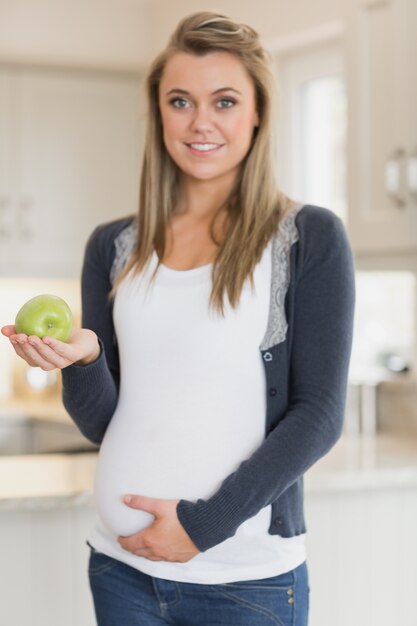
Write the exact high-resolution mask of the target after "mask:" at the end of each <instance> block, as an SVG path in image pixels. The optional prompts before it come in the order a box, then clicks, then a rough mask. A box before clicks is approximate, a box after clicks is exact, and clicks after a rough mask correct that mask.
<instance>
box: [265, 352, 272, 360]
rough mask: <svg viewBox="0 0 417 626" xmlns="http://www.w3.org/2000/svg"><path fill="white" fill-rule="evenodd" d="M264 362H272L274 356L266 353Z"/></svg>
mask: <svg viewBox="0 0 417 626" xmlns="http://www.w3.org/2000/svg"><path fill="white" fill-rule="evenodd" d="M264 361H272V354H271V353H270V352H265V354H264Z"/></svg>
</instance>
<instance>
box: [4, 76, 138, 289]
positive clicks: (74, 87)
mask: <svg viewBox="0 0 417 626" xmlns="http://www.w3.org/2000/svg"><path fill="white" fill-rule="evenodd" d="M139 87H140V84H139V80H138V79H137V78H132V77H128V78H126V77H114V76H112V77H107V76H106V77H103V76H100V75H89V74H85V75H83V74H70V73H67V72H66V73H63V72H58V71H52V70H50V71H39V72H34V71H22V72H21V74H20V76H19V79H18V90H17V91H18V93H17V100H16V106H17V108H18V111H17V115H18V119H19V128H18V133H17V146H18V172H19V177H18V181H17V197H18V200H17V205H16V223H17V226H16V228H17V232H18V237H19V259H18V263H17V264H16V266H15V267H14V268H9V269H11V270H12V274H13V275H19V276H44V277H48V278H49V277H52V278H55V277H60V278H67V277H68V278H74V277H78V276H79V274H80V271H81V264H82V256H83V252H84V246H85V243H86V240H87V238H88V236H89V234H90V233H91V231H92V230H93V229H94V227H95V226H96V225H97V224H99V223H102V222H105V221H108V220H112V219H116V218H118V217H120V216H124V215H128V214H129V213H132V212H135V211H136V209H137V198H138V190H139V182H138V181H139V152H140V124H141V120H140V107H139Z"/></svg>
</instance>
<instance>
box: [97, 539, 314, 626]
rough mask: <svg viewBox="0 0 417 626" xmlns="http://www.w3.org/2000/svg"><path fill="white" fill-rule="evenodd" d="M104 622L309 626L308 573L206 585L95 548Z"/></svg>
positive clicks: (302, 569)
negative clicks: (154, 572)
mask: <svg viewBox="0 0 417 626" xmlns="http://www.w3.org/2000/svg"><path fill="white" fill-rule="evenodd" d="M89 579H90V587H91V591H92V594H93V600H94V606H95V611H96V617H97V624H98V626H121V625H122V624H123V626H164V625H166V624H171V625H173V626H270V625H272V624H276V625H277V626H307V623H308V594H309V589H308V573H307V565H306V563H303V564H302V565H300V566H299V567H296V568H295V569H294V570H292V571H290V572H288V573H285V574H281V575H279V576H272V577H271V578H264V579H261V580H245V581H239V582H232V583H224V584H215V585H202V584H195V583H182V582H175V581H172V580H165V579H163V578H155V577H153V576H149V575H148V574H144V573H142V572H140V571H139V570H136V569H135V568H133V567H130V566H129V565H126V564H125V563H121V562H120V561H117V560H115V559H113V558H111V557H109V556H106V555H104V554H102V553H101V552H97V551H96V550H94V549H93V548H92V549H91V554H90V561H89Z"/></svg>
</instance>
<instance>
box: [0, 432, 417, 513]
mask: <svg viewBox="0 0 417 626" xmlns="http://www.w3.org/2000/svg"><path fill="white" fill-rule="evenodd" d="M96 460H97V453H96V452H91V453H90V452H88V453H82V454H73V455H65V454H45V455H28V456H7V457H6V456H4V457H2V458H0V510H2V511H5V510H16V509H32V510H33V509H38V508H57V507H68V506H75V505H81V504H83V505H91V506H93V495H92V486H93V480H94V471H95V465H96ZM410 486H411V487H414V486H415V487H416V488H417V437H406V436H401V437H400V436H393V435H381V434H380V435H377V436H375V437H369V436H368V437H366V438H365V437H357V436H356V437H355V436H346V435H345V436H343V437H342V438H341V439H340V440H339V441H338V442H337V444H336V445H335V446H334V447H333V448H332V450H330V452H329V453H328V454H327V455H326V456H325V457H323V458H322V459H320V460H319V461H318V462H317V463H316V464H315V465H314V466H313V467H312V468H311V469H310V470H309V471H308V472H307V474H306V476H305V491H306V494H307V495H308V494H314V493H317V492H336V491H337V492H338V493H340V492H341V491H346V490H358V489H386V488H390V487H398V488H404V487H410Z"/></svg>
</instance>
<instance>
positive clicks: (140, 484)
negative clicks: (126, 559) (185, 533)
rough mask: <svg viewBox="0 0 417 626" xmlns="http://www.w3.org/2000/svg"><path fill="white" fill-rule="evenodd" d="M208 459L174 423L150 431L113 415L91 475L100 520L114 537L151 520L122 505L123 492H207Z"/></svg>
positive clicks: (212, 477)
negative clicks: (169, 428) (170, 429)
mask: <svg viewBox="0 0 417 626" xmlns="http://www.w3.org/2000/svg"><path fill="white" fill-rule="evenodd" d="M205 443H207V441H206V442H205ZM206 449H207V448H206ZM208 450H210V446H208ZM212 458H213V457H212V455H209V454H208V455H202V454H201V450H200V449H199V448H198V447H196V446H195V445H193V442H192V441H190V438H189V436H187V433H185V432H182V433H181V432H180V430H179V429H178V428H177V429H176V430H175V431H173V430H172V431H171V432H167V429H166V428H165V429H159V431H158V432H156V429H153V430H152V428H151V427H150V426H146V424H144V423H141V424H135V425H134V427H132V424H131V423H127V420H125V419H124V418H123V417H122V416H121V415H120V414H119V415H116V414H115V415H114V416H113V419H112V421H111V422H110V425H109V427H108V429H107V432H106V435H105V438H104V440H103V443H102V445H101V448H100V452H99V456H98V462H97V468H96V476H95V486H94V494H95V502H96V507H97V510H98V514H99V516H100V518H101V520H102V522H103V523H104V525H105V526H106V527H107V528H108V530H109V531H110V532H111V533H113V534H114V535H116V536H118V535H123V536H126V535H132V534H134V533H136V532H139V531H140V530H143V529H144V528H146V527H147V526H149V525H150V524H151V523H152V522H153V520H154V516H153V515H151V514H150V513H147V512H146V511H141V510H138V509H132V508H130V507H128V506H127V505H126V504H124V502H123V496H124V495H126V494H136V495H143V496H149V497H151V498H162V499H175V500H180V499H182V498H186V499H191V500H193V499H197V498H198V497H200V498H201V497H203V498H204V497H206V496H208V495H211V493H212V492H213V490H214V489H213V488H214V487H216V486H218V482H216V471H214V472H213V468H212ZM216 469H217V470H219V469H220V468H219V466H217V467H216Z"/></svg>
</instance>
